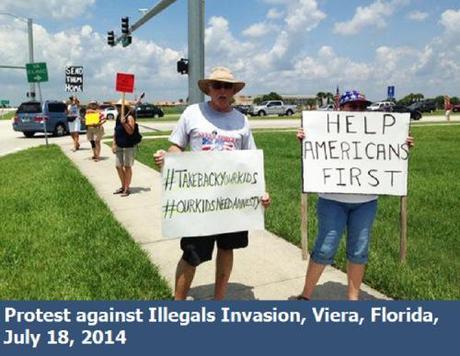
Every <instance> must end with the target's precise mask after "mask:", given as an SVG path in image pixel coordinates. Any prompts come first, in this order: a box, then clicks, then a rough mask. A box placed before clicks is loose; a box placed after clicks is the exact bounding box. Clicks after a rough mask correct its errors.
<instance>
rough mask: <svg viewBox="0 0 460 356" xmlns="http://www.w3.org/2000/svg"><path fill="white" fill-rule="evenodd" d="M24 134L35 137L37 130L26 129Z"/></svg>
mask: <svg viewBox="0 0 460 356" xmlns="http://www.w3.org/2000/svg"><path fill="white" fill-rule="evenodd" d="M23 134H24V136H25V137H28V138H30V137H34V135H35V131H24V132H23Z"/></svg>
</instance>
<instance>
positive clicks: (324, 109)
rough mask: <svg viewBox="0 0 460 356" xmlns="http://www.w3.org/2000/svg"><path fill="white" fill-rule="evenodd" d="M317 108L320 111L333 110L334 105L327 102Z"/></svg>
mask: <svg viewBox="0 0 460 356" xmlns="http://www.w3.org/2000/svg"><path fill="white" fill-rule="evenodd" d="M318 110H320V111H331V110H335V105H334V104H327V105H324V106H321V107H319V108H318Z"/></svg>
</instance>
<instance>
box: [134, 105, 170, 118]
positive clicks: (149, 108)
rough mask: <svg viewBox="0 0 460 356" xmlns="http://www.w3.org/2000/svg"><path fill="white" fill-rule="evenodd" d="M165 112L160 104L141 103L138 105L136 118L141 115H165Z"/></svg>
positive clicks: (156, 116) (155, 116)
mask: <svg viewBox="0 0 460 356" xmlns="http://www.w3.org/2000/svg"><path fill="white" fill-rule="evenodd" d="M163 116H164V112H163V110H161V108H159V107H158V106H155V105H152V104H140V105H138V106H137V107H136V118H140V117H154V118H158V117H163Z"/></svg>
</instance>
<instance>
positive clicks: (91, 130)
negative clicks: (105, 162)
mask: <svg viewBox="0 0 460 356" xmlns="http://www.w3.org/2000/svg"><path fill="white" fill-rule="evenodd" d="M88 114H98V115H99V116H98V119H97V120H96V121H93V120H91V121H89V116H88ZM85 121H86V138H87V139H88V141H89V142H90V144H91V149H92V151H93V156H92V157H91V158H92V159H93V161H95V162H97V161H99V159H100V158H101V157H100V156H101V140H102V137H103V136H104V126H103V125H104V123H105V121H106V118H105V117H104V115H103V114H102V112H101V111H100V109H99V104H98V103H97V101H91V102H90V103H89V104H88V108H87V109H86V114H85Z"/></svg>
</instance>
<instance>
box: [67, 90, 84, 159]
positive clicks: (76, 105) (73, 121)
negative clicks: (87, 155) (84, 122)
mask: <svg viewBox="0 0 460 356" xmlns="http://www.w3.org/2000/svg"><path fill="white" fill-rule="evenodd" d="M67 122H68V124H69V132H70V136H71V137H72V141H73V149H72V151H74V152H75V151H77V150H78V149H79V148H80V142H79V141H80V128H81V120H80V102H79V101H78V99H77V97H76V96H71V97H70V98H69V105H68V106H67Z"/></svg>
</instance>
